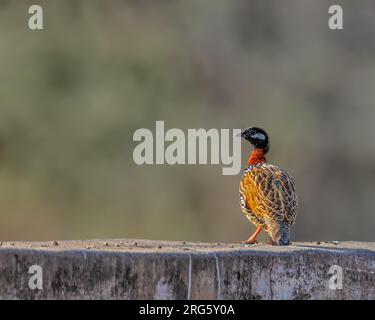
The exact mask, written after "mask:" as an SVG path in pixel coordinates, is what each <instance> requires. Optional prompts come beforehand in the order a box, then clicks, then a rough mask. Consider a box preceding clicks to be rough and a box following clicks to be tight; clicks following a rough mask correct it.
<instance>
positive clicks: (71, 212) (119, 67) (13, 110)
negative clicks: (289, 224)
mask: <svg viewBox="0 0 375 320" xmlns="http://www.w3.org/2000/svg"><path fill="white" fill-rule="evenodd" d="M36 3H39V4H41V5H42V6H43V8H44V16H45V19H44V20H45V30H43V31H30V30H29V29H28V28H27V19H28V14H27V11H28V8H29V6H30V5H31V4H36ZM335 3H337V4H342V5H343V8H344V30H341V31H331V30H329V29H328V26H327V21H328V17H329V16H328V4H327V2H326V1H324V0H319V1H307V0H303V1H301V0H285V1H283V4H281V3H280V1H276V0H273V1H263V0H252V1H246V0H234V1H228V0H207V1H198V0H176V1H167V0H157V1H146V0H142V1H141V0H138V1H136V0H133V1H120V0H108V1H103V0H74V1H73V0H70V1H68V0H63V1H62V0H49V1H9V0H8V1H5V0H0V39H1V40H0V70H1V71H0V83H1V85H0V103H1V106H0V239H3V240H5V239H7V240H10V239H19V240H23V239H30V240H46V239H52V238H60V239H61V238H65V239H68V238H74V239H77V238H104V237H108V238H119V237H136V238H157V239H184V240H202V241H234V240H242V239H245V238H247V236H248V233H249V232H250V231H252V229H253V226H251V225H250V224H249V223H248V222H247V220H246V218H245V217H244V216H243V215H242V213H241V211H240V208H239V203H238V202H239V199H238V183H239V179H240V176H230V177H229V176H222V175H221V167H220V166H203V165H202V166H188V165H186V166H167V165H165V166H157V165H155V166H136V165H135V164H134V163H133V159H132V152H133V148H134V146H135V143H134V142H133V141H132V136H133V132H134V131H135V130H136V129H138V128H142V127H144V128H150V129H151V130H153V128H154V125H155V121H156V120H165V123H166V126H167V127H168V128H173V127H177V128H181V129H187V128H200V127H202V128H207V129H208V128H211V127H213V128H241V127H248V126H251V125H257V126H261V127H264V128H265V129H267V131H269V133H270V135H271V152H270V154H269V161H270V162H273V163H276V164H278V165H280V166H281V167H284V168H285V169H287V170H288V171H290V172H291V173H292V175H293V176H294V177H295V179H296V183H297V187H298V191H299V197H300V204H301V208H300V214H299V217H298V220H297V224H296V227H295V231H294V238H295V239H296V240H324V239H335V240H340V239H359V240H374V224H375V215H374V214H373V197H374V196H373V195H374V192H375V184H374V183H373V181H374V180H373V179H374V178H375V148H374V143H373V140H374V137H375V126H374V124H373V122H374V119H375V108H374V101H375V90H374V88H375V62H374V54H375V38H374V36H373V30H375V19H374V18H375V16H374V15H375V3H374V2H373V1H370V0H368V1H361V3H360V4H357V3H354V1H335ZM243 147H244V148H243V150H244V151H246V150H247V148H249V146H248V145H246V144H245V143H244V145H243ZM246 152H247V151H246ZM246 152H245V153H246ZM246 156H247V155H246V154H244V155H243V157H244V158H243V159H244V163H245V158H246Z"/></svg>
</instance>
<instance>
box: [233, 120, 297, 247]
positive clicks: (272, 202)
mask: <svg viewBox="0 0 375 320" xmlns="http://www.w3.org/2000/svg"><path fill="white" fill-rule="evenodd" d="M240 136H241V137H242V138H244V139H245V140H247V141H248V142H250V144H251V145H252V146H253V149H252V151H251V153H250V156H249V159H248V161H247V167H246V168H245V169H244V172H243V175H242V178H241V181H240V188H239V191H240V206H241V210H242V212H243V213H244V215H245V216H246V217H247V218H248V219H249V220H250V222H251V223H253V224H254V225H255V226H256V230H255V232H254V233H253V234H252V235H251V236H250V237H249V238H248V239H247V240H246V241H242V243H244V244H256V243H257V237H258V235H259V233H260V232H261V231H262V230H265V231H266V232H267V233H268V234H269V236H270V241H271V244H272V245H279V246H286V245H290V244H291V228H292V226H293V225H294V223H295V219H296V216H297V212H298V197H297V193H296V188H295V183H294V180H293V178H292V177H291V176H290V175H289V174H288V173H287V172H286V171H285V170H283V169H282V168H280V167H279V166H276V165H273V164H270V163H268V162H267V159H266V154H267V153H268V151H269V149H270V139H269V136H268V134H267V133H266V131H264V130H263V129H261V128H258V127H251V128H247V129H244V130H241V132H240Z"/></svg>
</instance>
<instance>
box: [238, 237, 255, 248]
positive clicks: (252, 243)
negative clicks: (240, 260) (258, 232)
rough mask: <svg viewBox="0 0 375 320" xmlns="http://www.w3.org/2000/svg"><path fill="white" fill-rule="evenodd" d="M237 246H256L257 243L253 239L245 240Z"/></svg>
mask: <svg viewBox="0 0 375 320" xmlns="http://www.w3.org/2000/svg"><path fill="white" fill-rule="evenodd" d="M239 244H240V245H244V246H245V245H255V244H258V241H256V240H255V239H247V240H244V241H239Z"/></svg>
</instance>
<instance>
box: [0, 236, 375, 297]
mask: <svg viewBox="0 0 375 320" xmlns="http://www.w3.org/2000/svg"><path fill="white" fill-rule="evenodd" d="M33 265H38V266H40V267H41V270H42V276H41V278H39V280H40V279H42V281H43V283H42V286H43V288H42V289H41V290H39V289H38V288H36V289H34V290H32V289H31V288H30V286H29V282H31V285H32V284H37V283H38V282H37V280H36V279H37V278H36V277H37V275H38V273H36V274H34V277H33V278H32V281H30V277H32V276H33V273H31V274H29V268H30V267H31V266H33ZM335 265H336V266H338V267H332V266H335ZM330 268H332V269H331V271H332V272H333V273H334V274H335V275H336V276H337V277H338V282H337V281H333V280H334V278H331V277H332V274H331V275H330V274H329V270H330ZM340 270H342V277H341V279H342V289H340ZM330 279H331V282H332V283H333V287H332V285H331V288H330V285H329V283H330ZM39 285H40V282H39ZM34 287H35V286H34ZM335 288H336V289H335ZM0 298H1V299H375V244H374V243H360V242H344V243H339V244H337V243H324V242H322V243H295V244H293V245H292V246H289V247H272V246H269V245H256V246H251V247H242V246H240V245H238V244H205V243H185V242H161V241H157V242H155V241H145V240H93V241H64V242H50V243H8V242H7V243H1V246H0Z"/></svg>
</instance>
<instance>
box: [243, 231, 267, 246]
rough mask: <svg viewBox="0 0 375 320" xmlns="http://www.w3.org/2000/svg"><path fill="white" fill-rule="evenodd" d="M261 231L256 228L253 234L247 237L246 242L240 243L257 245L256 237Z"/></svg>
mask: <svg viewBox="0 0 375 320" xmlns="http://www.w3.org/2000/svg"><path fill="white" fill-rule="evenodd" d="M261 231H262V227H257V229H256V230H255V232H254V233H253V234H252V235H251V236H250V237H249V239H247V240H246V241H243V242H242V243H245V244H254V243H257V237H258V235H259V233H260V232H261Z"/></svg>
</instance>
